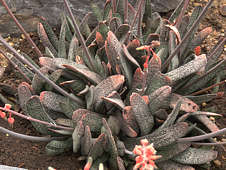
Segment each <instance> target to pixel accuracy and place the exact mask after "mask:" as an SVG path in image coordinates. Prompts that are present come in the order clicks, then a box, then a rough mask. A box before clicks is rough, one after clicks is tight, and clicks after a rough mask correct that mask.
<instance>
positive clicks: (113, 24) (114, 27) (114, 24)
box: [109, 17, 121, 32]
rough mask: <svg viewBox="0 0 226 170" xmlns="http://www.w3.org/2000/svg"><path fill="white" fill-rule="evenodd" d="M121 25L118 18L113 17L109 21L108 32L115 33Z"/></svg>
mask: <svg viewBox="0 0 226 170" xmlns="http://www.w3.org/2000/svg"><path fill="white" fill-rule="evenodd" d="M120 25H121V21H120V19H119V18H117V17H113V18H112V19H111V20H110V23H109V27H110V30H111V31H112V32H115V31H116V30H117V29H118V27H119V26H120Z"/></svg>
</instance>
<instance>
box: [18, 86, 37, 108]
mask: <svg viewBox="0 0 226 170" xmlns="http://www.w3.org/2000/svg"><path fill="white" fill-rule="evenodd" d="M32 91H33V90H32V88H31V86H30V85H29V84H28V83H26V82H22V83H20V85H19V86H18V88H17V92H18V98H19V104H20V107H21V108H22V109H23V110H24V109H25V105H26V102H27V101H28V100H29V99H30V97H31V96H32V93H33V92H32Z"/></svg>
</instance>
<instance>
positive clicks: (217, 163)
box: [213, 160, 221, 167]
mask: <svg viewBox="0 0 226 170" xmlns="http://www.w3.org/2000/svg"><path fill="white" fill-rule="evenodd" d="M213 162H214V164H215V165H216V166H217V167H220V166H221V161H219V160H214V161H213Z"/></svg>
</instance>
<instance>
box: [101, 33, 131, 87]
mask: <svg viewBox="0 0 226 170" xmlns="http://www.w3.org/2000/svg"><path fill="white" fill-rule="evenodd" d="M105 50H106V54H107V57H108V61H109V63H110V64H111V68H112V71H113V72H114V73H118V74H120V73H122V74H123V75H124V76H125V78H126V82H127V84H128V85H129V87H131V82H132V69H131V66H130V65H129V63H128V61H127V60H126V58H125V56H124V54H123V48H122V44H121V43H120V42H119V41H118V39H117V38H116V36H115V35H114V33H113V32H111V31H109V32H108V37H107V41H106V42H105Z"/></svg>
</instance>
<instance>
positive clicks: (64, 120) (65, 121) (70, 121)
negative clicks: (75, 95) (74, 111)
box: [55, 118, 75, 127]
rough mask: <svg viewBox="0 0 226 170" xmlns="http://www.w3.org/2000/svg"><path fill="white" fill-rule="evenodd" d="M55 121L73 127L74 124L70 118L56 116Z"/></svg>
mask: <svg viewBox="0 0 226 170" xmlns="http://www.w3.org/2000/svg"><path fill="white" fill-rule="evenodd" d="M55 122H56V123H57V124H59V125H62V126H68V127H75V124H74V122H73V121H72V120H71V119H64V118H58V119H56V120H55Z"/></svg>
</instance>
